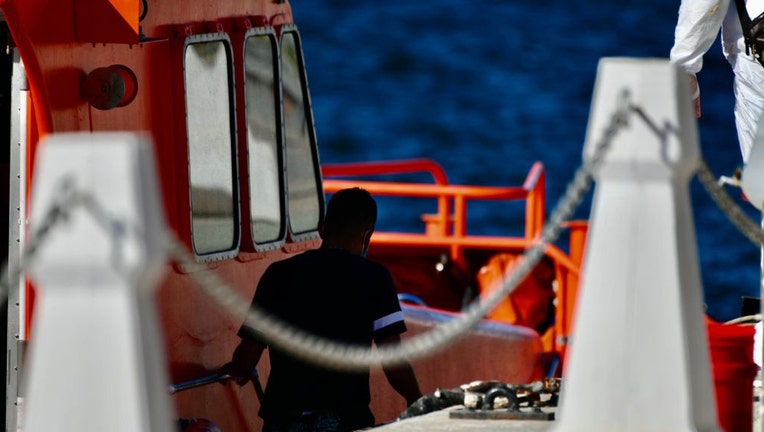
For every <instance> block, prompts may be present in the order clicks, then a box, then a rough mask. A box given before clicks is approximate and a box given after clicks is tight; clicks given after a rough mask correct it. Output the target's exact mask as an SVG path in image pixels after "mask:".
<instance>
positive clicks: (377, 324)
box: [374, 311, 403, 331]
mask: <svg viewBox="0 0 764 432" xmlns="http://www.w3.org/2000/svg"><path fill="white" fill-rule="evenodd" d="M398 321H403V311H398V312H393V313H391V314H389V315H385V316H383V317H382V318H379V319H377V320H375V321H374V331H377V330H379V329H382V328H385V327H387V326H389V325H390V324H394V323H397V322H398Z"/></svg>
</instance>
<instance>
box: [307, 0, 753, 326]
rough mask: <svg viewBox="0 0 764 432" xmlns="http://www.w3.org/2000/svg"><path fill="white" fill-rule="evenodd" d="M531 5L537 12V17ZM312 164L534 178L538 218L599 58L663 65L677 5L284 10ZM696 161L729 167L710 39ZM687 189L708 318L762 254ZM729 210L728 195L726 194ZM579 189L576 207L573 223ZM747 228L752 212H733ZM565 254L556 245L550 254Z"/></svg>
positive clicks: (727, 131)
mask: <svg viewBox="0 0 764 432" xmlns="http://www.w3.org/2000/svg"><path fill="white" fill-rule="evenodd" d="M542 4H543V7H542V6H541V5H542ZM292 5H293V9H294V15H295V20H296V22H297V24H298V27H299V28H300V31H301V34H302V37H303V48H304V51H305V57H306V63H307V68H308V74H309V84H310V88H311V94H312V101H313V109H314V114H315V122H316V129H317V133H318V141H319V146H320V152H321V159H322V162H323V163H336V162H351V161H370V160H391V159H404V158H420V157H428V158H431V159H434V160H435V161H437V162H439V163H440V164H441V165H443V167H444V168H445V169H446V171H447V173H448V175H449V179H450V181H451V182H452V183H461V184H481V185H504V186H509V185H511V186H517V185H520V184H521V183H522V181H523V179H524V177H525V175H526V173H527V170H528V168H529V167H530V166H531V164H532V163H533V162H534V161H541V162H543V163H544V165H545V168H546V170H547V194H548V208H549V209H550V210H551V209H552V208H553V207H554V206H555V204H556V202H557V200H558V199H559V198H560V197H561V195H562V194H563V192H564V188H565V186H566V185H567V183H568V182H569V181H570V179H571V178H572V176H573V172H574V170H575V169H576V168H577V167H578V166H579V165H580V163H581V151H582V146H583V141H584V137H585V132H586V123H587V119H588V116H589V108H590V102H591V94H592V89H593V84H594V79H595V74H596V68H597V62H598V61H599V59H600V58H602V57H608V56H628V57H663V58H665V57H668V54H669V50H670V48H671V45H672V42H673V32H674V25H675V22H676V13H677V9H678V7H679V1H678V0H675V1H670V0H622V1H620V2H602V1H597V2H595V1H592V0H581V1H578V2H571V1H569V0H545V1H543V2H537V1H527V0H515V1H511V0H470V1H464V0H427V1H424V0H419V1H401V0H384V1H381V0H354V1H349V0H310V1H307V0H293V1H292ZM699 78H700V85H701V91H702V98H701V102H702V109H703V117H702V118H701V119H700V120H699V130H700V138H701V149H702V152H703V156H704V158H705V159H706V160H707V162H708V164H709V165H710V167H711V169H712V170H713V171H714V172H715V173H717V175H720V174H730V173H731V172H732V171H733V170H734V168H735V167H736V166H737V165H738V164H739V163H740V154H739V149H738V144H737V137H736V133H735V128H734V119H733V113H732V105H733V103H734V100H733V97H732V91H731V85H732V84H731V80H732V75H731V72H730V70H729V66H728V65H727V63H726V61H725V60H724V58H723V57H722V54H721V48H720V46H719V43H718V41H717V43H716V44H715V45H714V47H712V49H711V51H710V52H709V54H708V55H707V56H706V58H705V66H704V69H703V71H702V72H701V74H700V77H699ZM690 187H691V193H692V200H693V207H694V217H695V227H696V231H697V244H698V253H699V261H700V265H701V275H702V280H703V289H704V293H705V300H706V304H707V311H708V314H709V315H710V316H711V317H712V318H715V319H717V320H727V319H731V318H734V317H736V316H738V315H739V311H740V298H741V296H743V295H752V296H758V293H759V274H760V271H759V257H760V253H759V248H758V247H757V246H755V245H753V244H751V243H750V242H749V241H748V240H746V239H745V237H743V236H742V235H741V234H740V233H738V232H737V230H736V229H735V228H734V226H733V225H732V224H731V223H729V222H728V221H727V220H726V218H725V216H724V215H723V214H722V213H721V211H720V210H718V209H717V207H716V206H715V204H714V203H713V202H712V201H711V200H710V198H709V197H708V195H707V194H706V192H705V191H704V190H703V188H702V187H701V186H700V184H699V183H698V181H697V180H693V181H692V183H691V185H690ZM730 192H731V193H732V194H733V197H734V198H735V199H736V201H737V202H738V203H741V205H744V206H746V204H745V203H742V202H741V200H740V199H739V194H740V193H739V190H734V189H733V190H730ZM591 195H592V193H591V192H590V193H589V195H588V196H587V200H586V201H585V202H584V203H583V205H582V206H581V207H580V208H579V209H578V210H577V212H576V215H575V217H576V218H586V217H587V216H588V214H589V209H590V207H591ZM380 207H381V209H380V211H381V213H380V221H379V227H380V228H381V229H393V228H395V229H403V230H408V231H415V230H419V229H421V226H420V222H419V214H420V213H421V212H422V211H431V210H432V208H428V207H422V206H420V205H417V204H415V203H410V202H400V201H397V202H396V201H387V200H384V199H383V200H382V202H381V203H380ZM744 208H745V209H746V210H747V212H748V214H749V215H751V217H753V218H754V219H755V220H759V218H760V215H759V214H758V213H757V212H756V211H755V210H754V209H753V208H752V207H750V206H747V207H744ZM470 217H471V218H472V220H471V223H470V225H469V226H468V230H469V231H470V232H473V233H479V234H505V233H519V232H521V224H522V217H523V215H522V206H514V207H513V206H506V205H505V206H497V205H493V206H491V205H489V206H486V207H485V208H478V207H477V206H474V207H470ZM563 246H564V245H563Z"/></svg>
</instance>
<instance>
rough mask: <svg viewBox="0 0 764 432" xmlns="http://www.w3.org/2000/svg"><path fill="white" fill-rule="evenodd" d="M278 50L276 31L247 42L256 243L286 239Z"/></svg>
mask: <svg viewBox="0 0 764 432" xmlns="http://www.w3.org/2000/svg"><path fill="white" fill-rule="evenodd" d="M277 56H278V54H277V51H276V40H275V37H274V36H273V35H272V34H260V35H253V36H250V37H248V38H247V39H246V41H245V43H244V75H245V85H244V87H245V92H246V113H247V123H246V125H247V152H248V167H249V200H250V201H249V209H250V210H249V211H250V214H249V216H250V223H251V226H252V241H253V242H254V244H255V245H256V247H257V245H262V244H265V243H271V242H274V241H278V240H281V239H283V237H284V234H285V231H286V224H285V222H284V217H283V214H284V210H283V209H284V199H283V196H284V195H283V194H282V181H281V179H282V177H281V172H282V171H281V169H280V167H281V159H282V156H281V146H280V145H279V137H280V135H281V134H280V129H281V128H280V125H281V119H280V116H279V112H280V109H279V108H280V107H279V104H278V102H279V98H278V97H277V96H278V91H279V87H278V86H277V85H275V83H276V82H277V81H275V78H276V77H277V76H278V62H277V61H275V59H276V58H277Z"/></svg>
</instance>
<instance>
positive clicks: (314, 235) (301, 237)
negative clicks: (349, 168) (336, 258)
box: [278, 24, 326, 243]
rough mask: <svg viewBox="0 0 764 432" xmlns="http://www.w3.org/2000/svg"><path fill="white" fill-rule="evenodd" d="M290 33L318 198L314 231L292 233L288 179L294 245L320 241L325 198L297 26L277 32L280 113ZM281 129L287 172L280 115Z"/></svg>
mask: <svg viewBox="0 0 764 432" xmlns="http://www.w3.org/2000/svg"><path fill="white" fill-rule="evenodd" d="M289 33H292V34H294V35H295V36H294V41H295V50H296V53H297V54H298V57H297V62H298V64H297V65H298V68H297V69H298V71H299V72H300V86H301V87H302V97H303V109H304V110H305V117H306V120H305V121H306V122H307V124H308V128H309V131H308V134H309V140H310V151H311V157H312V160H313V165H314V166H313V169H314V174H315V177H314V180H315V182H316V192H317V195H318V196H317V198H318V213H319V214H318V226H317V227H316V229H314V230H308V231H303V232H297V233H295V232H293V231H292V223H291V215H290V211H289V182H288V178H287V181H286V188H285V192H286V196H287V201H286V204H287V205H286V212H287V230H288V232H289V236H290V239H291V240H292V242H294V243H300V242H306V241H310V240H316V239H320V238H321V237H320V234H319V230H320V229H321V226H322V225H323V223H324V214H325V212H326V210H325V208H324V207H325V196H324V186H323V176H322V174H321V161H320V158H319V153H318V140H317V137H316V126H315V121H314V118H313V104H312V102H311V99H310V87H309V86H308V74H307V69H306V67H305V55H304V53H303V50H302V37H301V36H300V32H299V30H298V29H297V26H295V25H293V24H289V25H284V26H282V27H281V28H280V31H279V39H278V42H279V67H280V68H282V73H281V76H280V77H279V78H280V80H279V81H280V87H281V88H282V89H281V94H282V97H281V98H280V103H281V112H282V113H283V112H284V98H283V67H282V66H281V65H282V63H283V62H282V60H281V57H282V46H283V43H282V41H283V39H284V36H285V35H286V34H289ZM282 128H283V129H284V155H285V159H284V160H285V162H286V163H285V165H284V166H285V171H288V170H289V166H288V165H287V164H288V159H287V158H286V152H287V142H286V139H287V138H286V130H285V129H286V125H285V120H284V117H283V115H282Z"/></svg>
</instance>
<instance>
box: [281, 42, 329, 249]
mask: <svg viewBox="0 0 764 432" xmlns="http://www.w3.org/2000/svg"><path fill="white" fill-rule="evenodd" d="M281 70H282V89H283V112H284V131H285V143H286V156H287V191H288V197H289V229H290V231H291V233H292V234H293V237H295V239H300V238H301V236H300V234H305V235H310V234H314V233H316V232H317V230H318V224H319V222H320V219H321V212H322V207H323V198H322V193H321V190H322V188H321V176H320V171H319V163H318V152H317V149H316V138H315V132H314V129H313V116H312V112H311V107H310V98H309V97H308V91H307V80H306V77H305V68H304V63H303V57H302V48H301V47H300V42H299V37H298V35H297V32H296V31H288V32H285V33H283V34H282V37H281Z"/></svg>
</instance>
